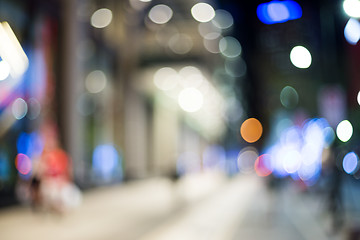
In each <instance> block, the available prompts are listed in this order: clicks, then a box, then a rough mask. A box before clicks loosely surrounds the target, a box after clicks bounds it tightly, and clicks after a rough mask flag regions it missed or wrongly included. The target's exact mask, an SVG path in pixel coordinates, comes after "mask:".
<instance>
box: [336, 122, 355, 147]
mask: <svg viewBox="0 0 360 240" xmlns="http://www.w3.org/2000/svg"><path fill="white" fill-rule="evenodd" d="M352 134H353V127H352V125H351V123H350V122H349V121H348V120H343V121H341V122H340V123H339V124H338V125H337V127H336V135H337V137H338V138H339V139H340V141H342V142H347V141H349V140H350V138H351V137H352Z"/></svg>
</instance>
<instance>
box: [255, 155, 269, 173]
mask: <svg viewBox="0 0 360 240" xmlns="http://www.w3.org/2000/svg"><path fill="white" fill-rule="evenodd" d="M270 158H271V155H270V154H263V155H260V156H259V157H258V158H257V159H256V161H255V163H254V169H255V172H256V174H257V175H258V176H260V177H266V176H269V175H270V174H271V173H272V169H271V159H270Z"/></svg>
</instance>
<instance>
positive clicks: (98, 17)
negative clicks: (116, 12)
mask: <svg viewBox="0 0 360 240" xmlns="http://www.w3.org/2000/svg"><path fill="white" fill-rule="evenodd" d="M112 17H113V16H112V11H111V10H110V9H107V8H101V9H98V10H96V11H95V12H94V13H93V15H92V16H91V25H92V26H93V27H95V28H104V27H107V26H108V25H109V24H110V23H111V20H112Z"/></svg>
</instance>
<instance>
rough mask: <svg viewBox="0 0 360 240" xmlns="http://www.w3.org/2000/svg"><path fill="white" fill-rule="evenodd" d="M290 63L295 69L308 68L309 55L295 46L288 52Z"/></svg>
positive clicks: (300, 47) (309, 63)
mask: <svg viewBox="0 0 360 240" xmlns="http://www.w3.org/2000/svg"><path fill="white" fill-rule="evenodd" d="M290 60H291V63H292V64H294V66H295V67H297V68H308V67H310V65H311V61H312V58H311V54H310V52H309V50H307V49H306V48H305V47H303V46H296V47H294V48H293V49H292V50H291V52H290Z"/></svg>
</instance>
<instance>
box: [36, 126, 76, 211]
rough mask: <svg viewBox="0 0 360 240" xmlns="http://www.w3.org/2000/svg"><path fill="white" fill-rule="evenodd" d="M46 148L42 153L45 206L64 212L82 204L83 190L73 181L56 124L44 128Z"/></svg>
mask: <svg viewBox="0 0 360 240" xmlns="http://www.w3.org/2000/svg"><path fill="white" fill-rule="evenodd" d="M43 136H44V139H47V140H46V141H44V142H45V143H44V150H43V153H42V155H41V160H40V161H41V163H40V166H41V167H40V168H41V195H42V197H43V204H44V206H45V208H47V209H49V210H52V211H55V212H57V213H64V212H65V211H66V210H68V209H69V208H72V207H75V206H77V205H78V204H80V201H81V192H80V190H79V189H78V187H77V186H75V184H74V183H73V182H72V176H71V172H72V171H71V162H70V158H69V157H68V155H67V154H66V152H65V151H64V150H63V149H62V148H61V147H60V146H59V145H60V144H59V142H58V141H57V139H58V137H57V133H56V131H55V126H54V125H48V126H45V127H44V129H43Z"/></svg>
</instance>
